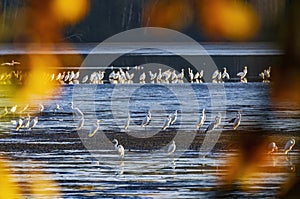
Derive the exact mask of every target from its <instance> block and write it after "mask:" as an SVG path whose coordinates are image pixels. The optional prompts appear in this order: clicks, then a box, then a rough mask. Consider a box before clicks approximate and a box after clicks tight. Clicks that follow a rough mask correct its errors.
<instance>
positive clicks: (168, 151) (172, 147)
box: [167, 140, 176, 155]
mask: <svg viewBox="0 0 300 199" xmlns="http://www.w3.org/2000/svg"><path fill="white" fill-rule="evenodd" d="M175 150H176V144H175V140H173V141H172V143H171V144H170V145H169V146H168V150H167V153H168V155H170V154H173V153H174V152H175Z"/></svg>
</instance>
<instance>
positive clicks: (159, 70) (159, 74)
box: [156, 68, 162, 82]
mask: <svg viewBox="0 0 300 199" xmlns="http://www.w3.org/2000/svg"><path fill="white" fill-rule="evenodd" d="M161 78H162V74H161V68H159V69H158V74H157V76H156V81H157V82H160V81H161Z"/></svg>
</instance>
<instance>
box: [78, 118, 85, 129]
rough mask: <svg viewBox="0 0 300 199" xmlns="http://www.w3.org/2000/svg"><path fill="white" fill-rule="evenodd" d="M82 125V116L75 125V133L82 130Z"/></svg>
mask: <svg viewBox="0 0 300 199" xmlns="http://www.w3.org/2000/svg"><path fill="white" fill-rule="evenodd" d="M83 125H84V116H83V115H82V116H81V118H80V120H79V121H78V123H77V131H78V130H80V129H82V127H83Z"/></svg>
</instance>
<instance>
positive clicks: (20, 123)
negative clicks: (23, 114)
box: [15, 118, 23, 131]
mask: <svg viewBox="0 0 300 199" xmlns="http://www.w3.org/2000/svg"><path fill="white" fill-rule="evenodd" d="M22 123H23V120H22V119H21V118H19V119H18V121H17V124H16V128H15V129H16V131H19V129H20V128H21V126H22Z"/></svg>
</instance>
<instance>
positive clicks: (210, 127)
mask: <svg viewBox="0 0 300 199" xmlns="http://www.w3.org/2000/svg"><path fill="white" fill-rule="evenodd" d="M221 119H222V117H221V113H218V115H217V116H216V117H215V121H214V122H211V123H210V124H209V125H208V127H207V128H206V130H205V132H208V131H212V130H214V129H215V128H217V127H218V126H219V125H220V124H221Z"/></svg>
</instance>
